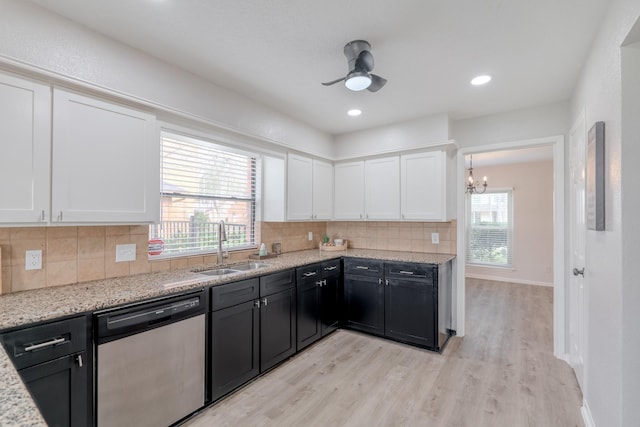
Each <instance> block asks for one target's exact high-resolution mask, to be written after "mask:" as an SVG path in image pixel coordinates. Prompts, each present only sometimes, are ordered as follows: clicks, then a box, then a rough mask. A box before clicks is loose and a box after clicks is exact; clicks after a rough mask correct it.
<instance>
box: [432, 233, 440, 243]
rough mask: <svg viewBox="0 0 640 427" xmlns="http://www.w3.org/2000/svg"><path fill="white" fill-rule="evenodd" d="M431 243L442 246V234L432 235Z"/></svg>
mask: <svg viewBox="0 0 640 427" xmlns="http://www.w3.org/2000/svg"><path fill="white" fill-rule="evenodd" d="M431 243H433V244H434V245H439V244H440V233H431Z"/></svg>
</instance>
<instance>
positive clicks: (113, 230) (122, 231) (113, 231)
mask: <svg viewBox="0 0 640 427" xmlns="http://www.w3.org/2000/svg"><path fill="white" fill-rule="evenodd" d="M105 233H106V235H107V236H128V235H129V226H128V225H109V226H107V227H105Z"/></svg>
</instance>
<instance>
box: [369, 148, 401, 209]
mask: <svg viewBox="0 0 640 427" xmlns="http://www.w3.org/2000/svg"><path fill="white" fill-rule="evenodd" d="M364 188H365V193H364V204H365V213H366V219H368V220H398V219H400V157H398V156H395V157H387V158H383V159H373V160H367V161H365V162H364Z"/></svg>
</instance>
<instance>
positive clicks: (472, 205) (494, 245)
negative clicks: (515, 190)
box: [466, 190, 513, 267]
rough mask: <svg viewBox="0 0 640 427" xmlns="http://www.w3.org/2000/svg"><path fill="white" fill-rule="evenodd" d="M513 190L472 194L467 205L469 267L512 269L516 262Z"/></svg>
mask: <svg viewBox="0 0 640 427" xmlns="http://www.w3.org/2000/svg"><path fill="white" fill-rule="evenodd" d="M512 241H513V194H512V191H511V190H499V191H492V192H489V191H487V192H486V193H483V194H471V195H470V196H469V200H468V203H467V251H466V262H467V263H468V264H476V265H484V266H499V267H511V265H512V259H513V244H512Z"/></svg>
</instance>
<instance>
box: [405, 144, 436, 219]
mask: <svg viewBox="0 0 640 427" xmlns="http://www.w3.org/2000/svg"><path fill="white" fill-rule="evenodd" d="M445 160H446V157H445V153H444V152H442V151H432V152H428V153H419V154H409V155H404V156H402V157H401V170H402V182H401V184H402V187H401V188H402V219H405V220H438V221H443V220H445V219H446V218H445V212H446V209H445V206H446V200H445V195H446V192H445V178H446V177H445Z"/></svg>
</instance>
